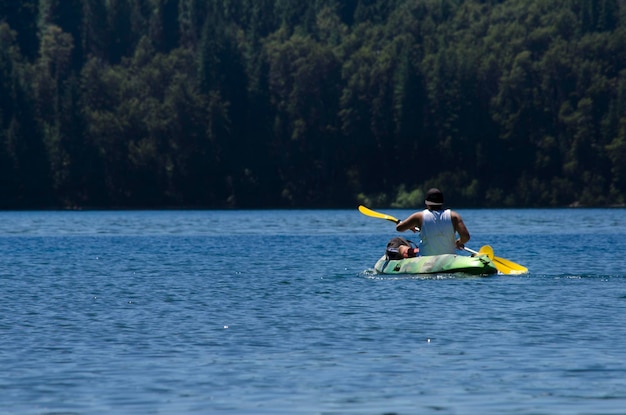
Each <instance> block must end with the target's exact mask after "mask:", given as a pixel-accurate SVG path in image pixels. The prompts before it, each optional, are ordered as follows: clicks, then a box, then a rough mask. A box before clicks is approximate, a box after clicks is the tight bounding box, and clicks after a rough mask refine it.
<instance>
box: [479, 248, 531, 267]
mask: <svg viewBox="0 0 626 415" xmlns="http://www.w3.org/2000/svg"><path fill="white" fill-rule="evenodd" d="M478 253H479V254H483V255H487V256H488V257H489V259H491V260H492V261H493V264H494V265H495V266H496V268H497V269H498V271H500V272H501V273H503V274H526V273H527V272H528V268H526V267H525V266H523V265H520V264H516V263H515V262H513V261H509V260H508V259H504V258H500V257H497V256H495V255H494V254H493V248H492V247H490V246H489V245H485V246H482V247H481V248H480V250H479V251H478Z"/></svg>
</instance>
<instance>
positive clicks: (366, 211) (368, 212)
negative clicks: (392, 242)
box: [359, 205, 400, 223]
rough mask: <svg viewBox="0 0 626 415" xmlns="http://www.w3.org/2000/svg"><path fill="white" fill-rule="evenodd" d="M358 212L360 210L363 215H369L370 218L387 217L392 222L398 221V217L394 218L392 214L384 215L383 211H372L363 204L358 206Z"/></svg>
mask: <svg viewBox="0 0 626 415" xmlns="http://www.w3.org/2000/svg"><path fill="white" fill-rule="evenodd" d="M359 212H361V213H362V214H364V215H365V216H371V217H372V218H378V219H387V220H390V221H392V222H394V223H400V219H397V218H394V217H393V216H389V215H385V214H384V213H380V212H374V211H373V210H372V209H368V208H366V207H365V206H363V205H360V206H359Z"/></svg>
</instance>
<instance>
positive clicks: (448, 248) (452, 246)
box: [396, 188, 470, 256]
mask: <svg viewBox="0 0 626 415" xmlns="http://www.w3.org/2000/svg"><path fill="white" fill-rule="evenodd" d="M424 203H425V204H426V209H424V210H423V211H420V212H415V213H413V214H412V215H411V216H409V217H408V218H406V219H405V220H402V221H400V222H398V224H397V225H396V230H397V231H398V232H404V231H406V230H408V229H410V230H412V231H413V232H419V233H420V243H419V253H420V255H422V256H428V255H441V254H454V253H456V250H457V249H459V250H462V249H463V248H464V247H465V243H466V242H467V241H469V240H470V234H469V231H468V230H467V228H466V227H465V223H463V219H462V218H461V215H459V214H458V213H457V212H454V211H452V210H450V209H444V208H443V193H442V192H441V190H439V189H435V188H433V189H430V190H429V191H428V192H426V200H425V201H424ZM457 234H458V235H459V237H458V238H457V237H456V235H457Z"/></svg>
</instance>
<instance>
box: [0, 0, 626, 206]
mask: <svg viewBox="0 0 626 415" xmlns="http://www.w3.org/2000/svg"><path fill="white" fill-rule="evenodd" d="M625 7H626V5H625V3H624V2H623V1H620V0H490V1H485V0H466V1H461V0H421V1H409V0H385V1H382V0H350V1H339V0H313V1H309V2H303V1H300V0H241V1H232V0H210V1H202V0H67V1H65V0H62V1H61V0H23V1H5V2H2V4H0V193H2V196H3V197H2V203H0V208H47V207H66V208H74V207H155V208H156V207H209V208H225V207H233V208H255V207H259V208H260V207H353V206H354V205H355V204H356V203H359V202H366V203H368V204H372V205H373V206H376V205H379V206H382V205H387V206H396V207H413V206H414V205H416V204H420V203H421V202H420V198H421V197H422V194H423V191H424V189H426V188H428V187H431V186H437V187H440V188H442V189H443V190H444V191H445V192H446V193H447V194H449V197H448V199H449V200H450V201H451V202H453V204H454V205H455V206H460V205H465V206H477V207H482V206H484V207H496V206H498V207H499V206H503V207H506V206H565V205H576V206H578V205H623V204H624V203H626V167H625V166H626V24H625V21H624V18H625V17H626V9H625Z"/></svg>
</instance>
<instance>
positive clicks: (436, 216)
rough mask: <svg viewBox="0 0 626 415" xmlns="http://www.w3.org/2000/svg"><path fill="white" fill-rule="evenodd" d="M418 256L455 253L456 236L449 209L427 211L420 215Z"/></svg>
mask: <svg viewBox="0 0 626 415" xmlns="http://www.w3.org/2000/svg"><path fill="white" fill-rule="evenodd" d="M422 218H423V220H422V229H421V230H420V238H421V240H420V255H423V256H426V255H441V254H454V253H456V235H455V232H454V225H452V216H451V215H450V209H446V210H432V211H431V210H428V209H424V212H423V213H422Z"/></svg>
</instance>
